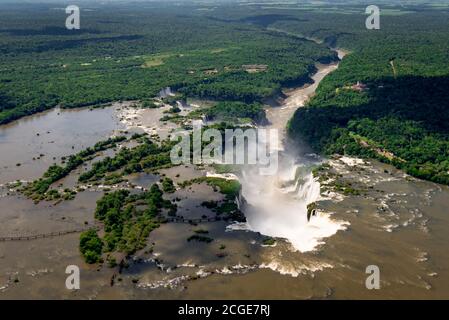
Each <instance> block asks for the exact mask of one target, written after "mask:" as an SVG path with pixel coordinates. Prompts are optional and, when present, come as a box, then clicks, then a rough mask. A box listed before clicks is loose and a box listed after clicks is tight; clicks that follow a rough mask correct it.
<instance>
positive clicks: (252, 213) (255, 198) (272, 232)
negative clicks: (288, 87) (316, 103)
mask: <svg viewBox="0 0 449 320" xmlns="http://www.w3.org/2000/svg"><path fill="white" fill-rule="evenodd" d="M339 53H341V52H339ZM343 56H344V54H343V53H341V57H343ZM336 68H337V65H328V66H324V67H323V66H322V67H319V71H318V72H317V73H316V74H315V75H314V76H312V79H313V80H314V84H312V85H310V86H306V87H304V88H300V89H298V90H296V91H294V92H293V93H291V94H290V96H289V97H288V98H287V100H286V101H285V103H284V105H283V106H282V107H280V108H273V109H272V110H269V111H268V113H267V116H268V120H269V122H270V126H269V127H270V128H277V129H278V130H279V131H281V132H283V131H284V128H285V126H286V125H287V121H288V120H289V119H290V118H291V117H292V116H293V113H294V111H295V110H296V109H297V108H298V107H300V106H303V105H304V103H305V101H306V100H307V99H308V97H309V96H310V95H312V94H313V93H314V91H315V89H316V87H317V86H318V83H319V82H320V81H321V80H322V79H323V78H324V77H325V76H326V75H327V74H329V73H330V72H332V71H333V70H335V69H336ZM270 138H271V137H270ZM279 138H280V140H279V142H280V143H278V146H279V165H278V171H277V174H276V175H273V176H263V175H260V174H259V170H258V168H254V167H253V168H246V169H245V170H244V171H243V174H242V177H241V183H242V187H243V188H242V195H243V197H244V198H245V200H246V205H245V209H244V213H245V216H246V218H247V227H248V228H249V229H250V230H253V231H256V232H260V233H261V234H264V235H266V236H271V237H278V238H285V239H287V240H288V241H289V242H290V243H291V245H292V246H293V249H294V250H296V251H300V252H306V251H311V250H314V249H315V248H316V247H317V246H318V245H319V244H321V243H323V239H324V238H326V237H330V236H332V235H334V234H335V233H336V232H337V231H338V230H344V229H345V228H346V227H345V226H346V222H342V221H334V220H332V219H331V218H330V214H327V213H323V212H321V213H319V214H318V215H316V216H313V217H312V218H311V219H310V221H309V222H308V221H307V205H308V204H311V203H313V202H316V201H318V200H320V183H319V182H318V181H316V180H315V179H314V177H313V175H312V172H311V171H312V170H311V168H310V165H309V166H306V165H305V164H307V163H309V164H312V165H313V164H317V163H316V160H314V161H315V163H313V162H312V163H310V159H297V158H296V157H295V156H293V154H295V155H296V154H298V153H297V152H290V153H289V152H288V151H287V149H288V148H286V146H285V145H284V143H283V137H282V136H281V135H280V136H279ZM262 142H263V141H262ZM290 151H292V150H290Z"/></svg>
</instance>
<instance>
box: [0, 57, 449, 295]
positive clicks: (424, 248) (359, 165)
mask: <svg viewBox="0 0 449 320" xmlns="http://www.w3.org/2000/svg"><path fill="white" fill-rule="evenodd" d="M318 67H319V68H318V69H319V71H318V73H317V74H316V75H315V76H314V77H313V78H314V80H315V83H314V84H313V85H309V86H305V87H303V88H299V89H296V90H292V91H290V92H288V98H287V99H286V100H285V101H284V102H283V103H282V105H281V106H279V107H273V108H270V109H268V110H267V117H268V119H269V121H270V127H271V128H278V129H280V130H283V129H284V128H285V124H286V122H287V121H288V119H290V118H291V117H292V115H293V113H294V111H295V110H296V108H298V107H300V106H302V105H303V104H304V102H305V101H306V100H307V98H308V97H309V96H310V95H311V94H313V92H314V91H315V89H316V86H317V85H318V83H319V81H320V80H321V79H322V78H323V77H324V76H325V75H327V74H328V73H329V72H331V71H333V70H335V68H337V65H331V66H318ZM126 108H127V106H126V105H120V104H116V105H114V106H113V107H109V108H104V109H94V110H92V111H90V110H88V109H80V110H71V111H65V110H58V109H55V110H51V111H48V112H46V113H42V114H39V115H34V116H31V117H27V118H24V119H21V120H19V121H16V122H14V123H11V124H10V125H7V126H2V127H0V163H1V166H2V170H1V172H0V184H5V183H7V182H10V181H14V180H18V179H19V180H20V179H24V180H30V179H32V178H36V177H39V176H40V175H41V174H42V173H43V172H44V171H45V169H46V168H47V167H48V165H50V164H52V163H53V162H59V161H60V158H61V157H62V156H66V155H69V154H72V153H74V152H76V151H78V150H81V149H83V148H85V147H87V146H90V145H93V144H94V143H95V142H97V141H99V140H102V139H105V138H107V137H109V136H111V135H114V134H117V133H119V132H120V131H122V130H125V129H127V128H128V129H129V128H130V127H132V128H137V129H139V128H140V129H145V130H146V131H147V132H150V133H153V132H155V131H161V132H163V133H164V135H167V134H168V132H169V131H170V130H171V129H172V127H170V125H168V127H167V125H165V126H164V125H162V124H161V123H159V122H158V121H157V120H155V119H158V117H159V116H160V115H161V110H158V109H153V110H145V111H139V112H135V111H133V110H128V111H127V112H124V109H126ZM38 134H39V135H38ZM283 136H284V134H281V135H280V137H281V139H282V137H283ZM280 145H281V146H282V148H281V149H282V156H281V169H282V170H281V172H280V174H279V175H278V176H275V177H272V178H269V179H266V178H263V179H262V178H260V177H256V176H254V175H251V173H250V172H246V180H245V177H242V179H243V180H242V182H243V186H244V189H243V194H244V196H245V197H246V198H247V201H248V208H247V209H246V212H245V213H246V215H247V219H248V225H240V226H239V225H233V226H232V227H231V228H230V226H229V223H226V222H223V221H221V222H214V223H202V224H199V225H197V226H192V225H189V224H175V223H169V224H165V225H163V226H161V227H160V228H158V229H156V230H155V231H153V232H152V233H151V235H150V238H149V240H148V243H149V245H151V246H152V248H153V251H152V252H147V253H143V252H142V253H139V255H138V256H137V257H136V258H135V262H134V263H132V264H131V265H130V267H129V268H128V269H126V270H124V271H123V273H122V274H120V275H118V276H117V277H116V279H118V280H117V281H116V282H115V284H114V286H111V281H110V279H111V276H112V275H113V274H114V273H116V272H117V271H116V270H114V269H109V268H107V267H103V268H100V269H99V268H97V267H96V266H89V265H86V264H85V263H84V262H83V261H82V259H81V257H80V255H79V252H78V241H79V234H70V235H65V236H62V237H56V238H51V239H40V240H33V241H17V242H0V298H37V299H39V298H58V299H60V298H68V299H74V298H82V299H87V298H105V299H111V298H115V299H119V298H124V299H127V298H137V299H147V298H193V299H201V298H206V299H207V298H209V299H212V298H224V299H239V298H248V299H250V298H252V299H257V298H263V299H269V298H272V299H276V298H284V299H307V298H330V299H332V298H368V299H377V298H427V299H430V298H449V252H448V250H447V243H448V241H449V215H448V214H447V208H448V207H449V188H447V187H446V186H441V185H436V184H433V183H430V182H425V181H420V180H417V179H413V178H411V177H409V176H407V175H405V174H404V173H402V172H401V171H398V170H396V169H394V168H392V167H391V166H388V165H384V164H381V163H378V162H376V161H361V160H358V159H350V158H346V157H343V158H338V159H337V158H336V159H330V160H323V159H321V160H320V159H317V158H314V157H312V156H309V157H304V158H298V157H297V156H296V155H295V154H296V152H293V151H297V150H290V147H289V146H288V145H287V144H285V143H284V142H283V141H281V144H280ZM41 154H43V156H42V155H41ZM33 158H35V160H33ZM319 161H325V162H327V163H329V164H330V169H329V172H331V173H333V174H335V177H337V178H338V179H343V180H344V181H345V182H346V183H351V185H353V186H354V187H355V188H358V189H360V190H363V192H362V194H361V195H346V196H345V195H342V194H339V193H338V192H334V191H329V192H327V191H324V190H325V189H323V187H325V185H326V181H322V183H321V186H320V184H319V183H318V182H317V181H316V180H315V179H313V177H312V176H311V175H310V168H309V166H310V165H315V164H317V163H318V162H319ZM18 163H20V166H17V164H18ZM298 168H299V170H300V174H299V175H298V174H296V173H297V172H298V171H297V170H298ZM78 173H79V172H74V174H75V175H76V174H78ZM159 174H160V175H162V174H166V175H167V176H170V177H172V178H173V179H174V180H175V182H180V181H182V180H184V179H192V178H194V177H198V176H201V175H204V174H205V173H204V172H203V171H201V170H197V169H196V168H194V167H191V166H180V167H175V168H170V169H166V170H161V172H159ZM298 176H300V177H302V179H297V177H298ZM158 178H159V177H158V175H143V176H137V177H133V178H132V179H133V181H135V182H136V184H138V185H145V184H148V183H150V182H154V181H156V180H157V179H158ZM70 179H71V178H70V177H69V178H68V179H67V180H70ZM257 179H262V180H257ZM64 183H65V182H64ZM320 188H321V190H320ZM0 189H1V190H0V237H1V236H6V235H14V234H36V233H45V232H50V231H60V230H70V229H73V228H79V227H83V226H85V225H86V223H87V224H88V225H91V224H93V223H94V221H93V220H94V219H93V212H94V209H95V202H96V200H97V199H98V198H99V197H100V196H101V194H102V193H101V192H98V191H89V192H83V193H79V194H78V195H77V198H76V200H75V201H67V202H63V203H61V204H58V205H55V204H53V203H46V202H41V203H39V204H34V203H33V202H32V201H30V200H28V199H25V198H23V197H22V196H21V195H18V194H15V193H14V192H11V191H10V190H8V188H6V187H5V186H2V187H1V188H0ZM173 197H179V198H180V199H181V200H180V202H179V210H180V212H181V213H182V214H183V215H184V216H185V217H197V216H201V215H204V214H207V212H203V211H202V210H203V209H204V208H201V205H200V204H201V202H202V201H204V200H205V199H207V200H211V199H213V200H220V195H219V194H217V193H215V192H213V190H212V189H210V188H209V187H207V186H204V185H199V186H193V187H192V188H191V189H186V190H180V191H177V192H176V193H175V194H174V195H173ZM314 201H317V203H318V209H319V210H318V215H317V216H316V217H312V219H311V221H310V223H307V220H306V215H305V206H306V205H307V203H310V202H314ZM200 228H201V229H207V230H208V231H209V235H210V236H211V237H212V238H213V239H214V241H213V242H212V243H211V244H203V243H191V242H188V241H186V239H187V238H188V237H189V236H190V235H192V233H193V232H194V230H197V229H200ZM266 236H271V237H276V239H277V241H276V243H275V244H274V245H272V246H266V245H264V244H263V243H264V242H263V241H264V239H266ZM72 264H75V265H78V266H80V268H81V274H82V278H81V290H79V291H69V290H67V289H66V288H65V279H66V276H67V275H66V274H65V268H66V266H68V265H72ZM369 265H376V266H378V267H379V269H380V280H381V289H380V290H368V289H367V288H366V287H365V280H366V278H367V276H368V274H366V272H365V271H366V268H367V266H369Z"/></svg>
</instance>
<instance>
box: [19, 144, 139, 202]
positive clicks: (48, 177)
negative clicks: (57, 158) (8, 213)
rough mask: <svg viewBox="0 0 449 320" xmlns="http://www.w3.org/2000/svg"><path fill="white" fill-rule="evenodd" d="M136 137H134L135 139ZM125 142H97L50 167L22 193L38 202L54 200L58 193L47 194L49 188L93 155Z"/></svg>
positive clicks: (51, 191) (54, 191) (50, 192)
mask: <svg viewBox="0 0 449 320" xmlns="http://www.w3.org/2000/svg"><path fill="white" fill-rule="evenodd" d="M136 137H137V136H134V138H136ZM125 140H127V138H126V137H125V136H118V137H114V138H109V139H107V140H105V141H100V142H97V143H96V144H95V145H94V146H93V147H92V148H87V149H85V150H82V151H80V152H79V153H77V154H75V155H71V156H69V157H68V159H67V160H65V161H64V162H65V165H63V166H60V165H57V164H54V165H52V166H51V167H50V168H48V170H47V171H46V172H45V173H44V175H43V177H42V178H40V179H38V180H36V181H33V182H32V183H30V184H28V185H26V186H25V187H24V188H23V189H22V191H23V192H24V194H25V195H27V196H28V197H30V198H32V199H33V200H35V201H40V200H43V199H47V200H51V199H55V198H59V197H60V195H59V192H58V191H57V190H54V189H53V190H50V191H49V192H48V193H47V191H48V189H49V188H50V186H51V185H52V184H53V183H55V182H57V181H59V180H61V179H62V178H64V177H66V176H67V175H69V174H70V172H72V171H73V170H75V169H76V168H78V167H80V166H81V165H82V164H83V163H85V162H86V161H88V160H90V159H92V158H93V157H95V154H97V153H99V152H101V151H104V150H107V149H110V148H114V147H116V145H117V143H119V142H123V141H125ZM66 193H67V192H66Z"/></svg>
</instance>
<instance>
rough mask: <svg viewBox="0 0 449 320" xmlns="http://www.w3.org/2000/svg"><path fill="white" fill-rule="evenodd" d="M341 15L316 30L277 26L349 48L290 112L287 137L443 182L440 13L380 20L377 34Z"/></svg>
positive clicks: (447, 150) (448, 116)
mask: <svg viewBox="0 0 449 320" xmlns="http://www.w3.org/2000/svg"><path fill="white" fill-rule="evenodd" d="M339 16H340V17H338V15H336V18H335V19H334V20H332V21H330V20H326V21H323V22H320V23H319V25H318V24H316V25H313V24H314V23H313V22H310V21H312V20H310V21H309V22H307V23H302V22H295V23H296V25H295V24H293V23H292V22H291V21H289V22H288V23H278V24H277V26H276V27H278V28H284V29H285V30H287V31H289V32H295V31H296V32H302V33H303V34H305V35H308V36H315V37H322V38H323V39H326V41H328V44H329V45H335V46H339V47H343V48H346V49H349V50H351V53H350V54H349V55H348V56H347V57H346V58H345V59H344V60H343V62H342V63H341V65H340V68H339V69H338V70H336V71H335V72H333V73H332V74H330V75H329V76H328V77H326V78H325V79H324V80H323V81H322V82H321V83H320V86H319V87H318V89H317V92H316V95H315V96H314V97H313V98H312V99H311V100H310V101H309V102H308V104H307V107H306V108H301V109H299V110H298V111H297V112H296V113H295V115H294V117H293V119H292V120H291V121H290V124H289V128H288V129H289V135H290V136H291V137H292V138H294V139H296V140H297V141H305V142H307V143H308V144H309V145H310V146H311V147H312V148H313V149H314V150H315V151H317V152H320V153H324V154H335V153H337V154H348V155H352V156H358V157H365V158H366V157H368V158H377V159H379V160H381V161H384V162H387V163H391V164H393V165H395V166H396V167H397V168H400V169H403V170H404V171H406V172H407V173H409V174H410V175H413V176H415V177H418V178H422V179H426V180H431V181H434V182H438V183H443V184H449V126H448V120H449V103H448V98H449V91H448V88H449V64H448V59H449V55H448V54H449V51H448V50H449V49H448V48H449V34H448V33H447V30H449V21H448V20H447V17H446V15H445V14H444V13H443V12H435V11H425V10H424V11H423V12H415V13H408V14H404V15H399V16H381V21H382V24H381V29H380V30H366V29H364V28H362V27H361V26H362V25H363V23H364V17H363V16H360V17H357V16H355V17H352V21H351V18H350V17H347V16H345V15H339ZM357 26H358V27H357ZM357 83H358V85H357Z"/></svg>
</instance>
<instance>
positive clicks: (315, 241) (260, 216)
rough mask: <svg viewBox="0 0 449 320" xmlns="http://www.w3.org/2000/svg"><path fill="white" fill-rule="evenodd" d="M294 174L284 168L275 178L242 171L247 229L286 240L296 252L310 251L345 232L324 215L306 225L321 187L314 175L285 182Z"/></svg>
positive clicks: (254, 171)
mask: <svg viewBox="0 0 449 320" xmlns="http://www.w3.org/2000/svg"><path fill="white" fill-rule="evenodd" d="M294 169H296V168H294ZM292 171H295V172H296V170H292V168H285V169H282V168H281V169H280V171H279V174H278V175H276V176H261V175H259V174H258V171H257V170H251V169H248V170H245V171H243V174H242V179H241V183H242V187H243V188H242V195H243V197H244V198H245V200H246V205H245V209H244V212H245V216H246V219H247V226H248V228H249V229H250V230H252V231H255V232H260V233H261V234H263V235H266V236H270V237H277V238H284V239H286V240H287V241H289V242H290V244H291V245H292V247H293V249H294V250H295V251H300V252H306V251H311V250H314V249H315V248H316V247H317V246H318V245H319V244H321V243H323V239H324V238H326V237H330V236H332V235H333V234H335V233H336V232H337V231H338V230H341V229H344V225H343V224H342V223H340V222H337V221H334V220H332V219H330V217H329V215H328V214H324V213H322V214H319V215H317V216H314V217H312V219H311V220H310V222H307V205H308V204H310V203H313V202H315V201H318V200H319V199H320V184H319V182H318V181H316V179H314V177H313V175H312V173H311V172H309V173H306V174H305V175H304V174H301V175H297V176H296V177H295V179H294V180H287V181H286V180H283V179H282V177H286V176H287V177H288V176H289V175H291V172H292ZM290 178H291V177H290Z"/></svg>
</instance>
